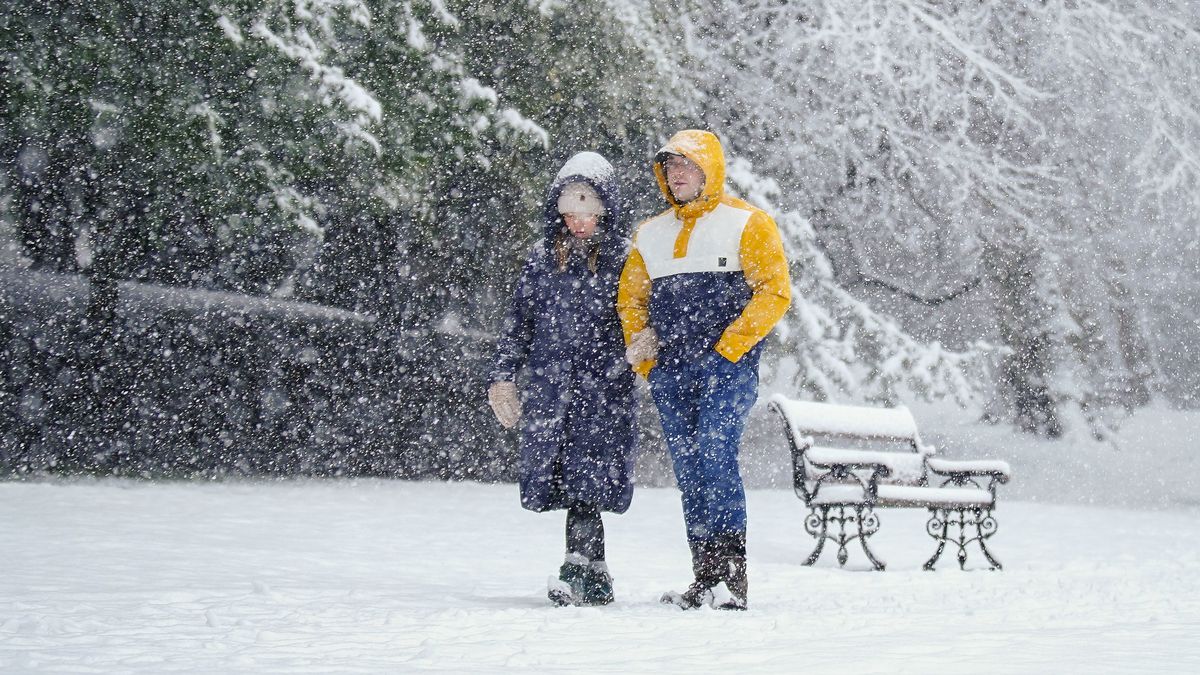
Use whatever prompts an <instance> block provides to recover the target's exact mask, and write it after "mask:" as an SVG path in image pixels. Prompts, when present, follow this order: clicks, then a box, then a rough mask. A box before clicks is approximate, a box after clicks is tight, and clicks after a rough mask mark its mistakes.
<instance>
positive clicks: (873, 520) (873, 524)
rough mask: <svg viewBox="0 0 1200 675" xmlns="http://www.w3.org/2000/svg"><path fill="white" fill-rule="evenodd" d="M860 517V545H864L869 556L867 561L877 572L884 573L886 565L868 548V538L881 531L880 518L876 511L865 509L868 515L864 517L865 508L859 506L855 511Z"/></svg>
mask: <svg viewBox="0 0 1200 675" xmlns="http://www.w3.org/2000/svg"><path fill="white" fill-rule="evenodd" d="M854 510H855V512H856V513H857V515H858V543H860V544H862V550H863V553H866V554H867V560H870V561H871V565H873V566H874V567H875V569H876V571H879V572H882V571H883V570H884V567H885V565H884V564H883V563H882V562H879V560H878V559H877V558H876V557H875V555H874V554H873V553H871V549H869V548H867V537H869V536H871V535H873V534H875V533H876V532H878V531H879V516H877V515H875V509H873V508H871V507H869V506H868V507H865V510H866V515H863V510H864V507H862V506H859V507H857V508H855V509H854Z"/></svg>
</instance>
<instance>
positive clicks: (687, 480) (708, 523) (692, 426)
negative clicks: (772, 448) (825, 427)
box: [649, 352, 758, 545]
mask: <svg viewBox="0 0 1200 675" xmlns="http://www.w3.org/2000/svg"><path fill="white" fill-rule="evenodd" d="M755 361H757V359H743V360H742V361H741V362H739V363H731V362H730V361H729V360H728V359H726V358H725V357H724V356H721V355H720V354H718V353H716V352H712V353H711V354H709V355H708V356H706V357H705V358H703V359H700V360H699V361H697V362H695V363H678V364H672V365H670V366H661V365H660V366H657V367H655V368H654V369H653V370H651V371H650V377H649V382H650V393H651V395H652V396H653V398H654V404H655V406H656V407H657V408H658V416H659V419H660V420H661V422H662V428H663V434H664V435H665V436H666V441H667V449H668V450H669V451H670V453H671V461H672V462H673V463H674V466H675V479H676V481H677V482H678V483H679V490H680V492H681V493H682V500H683V519H684V522H685V524H686V525H687V536H688V543H689V544H692V545H695V544H698V543H703V542H707V541H712V540H714V539H717V538H719V537H721V536H722V535H727V534H734V533H745V531H746V491H745V488H744V487H743V486H742V475H741V472H740V471H739V469H738V446H739V443H740V442H741V438H742V430H743V429H744V428H745V424H746V416H747V415H748V414H749V412H750V407H751V406H753V405H754V401H755V400H756V399H757V398H758V368H757V363H755Z"/></svg>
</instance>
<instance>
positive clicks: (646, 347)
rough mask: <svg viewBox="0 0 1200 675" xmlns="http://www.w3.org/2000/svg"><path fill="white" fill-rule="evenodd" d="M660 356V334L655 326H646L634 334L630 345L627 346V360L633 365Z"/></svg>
mask: <svg viewBox="0 0 1200 675" xmlns="http://www.w3.org/2000/svg"><path fill="white" fill-rule="evenodd" d="M656 358H658V335H656V334H655V332H654V329H653V328H646V329H644V330H640V331H638V332H636V333H634V334H633V337H631V338H630V339H629V346H628V347H626V348H625V360H626V361H628V362H629V365H631V366H637V365H638V364H639V363H644V362H646V361H653V360H654V359H656Z"/></svg>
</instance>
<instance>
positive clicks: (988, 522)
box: [975, 509, 1004, 570]
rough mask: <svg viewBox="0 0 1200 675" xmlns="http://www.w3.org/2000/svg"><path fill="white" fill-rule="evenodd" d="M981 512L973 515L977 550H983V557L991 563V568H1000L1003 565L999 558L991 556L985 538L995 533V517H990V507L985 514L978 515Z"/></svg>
mask: <svg viewBox="0 0 1200 675" xmlns="http://www.w3.org/2000/svg"><path fill="white" fill-rule="evenodd" d="M980 515H981V514H979V513H976V516H975V535H976V537H977V538H978V539H979V550H981V551H983V557H985V558H987V561H988V562H989V563H991V564H992V569H994V570H1002V569H1004V567H1003V566H1002V565H1001V564H1000V561H999V560H996V559H995V558H994V557H992V552H991V551H989V550H988V547H987V543H985V542H986V540H987V539H988V538H990V537H991V536H992V535H993V534H996V527H997V526H996V519H995V518H993V517H992V511H991V509H988V512H987V514H986V515H983V517H982V518H981V517H979V516H980Z"/></svg>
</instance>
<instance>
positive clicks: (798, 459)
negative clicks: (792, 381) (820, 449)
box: [770, 394, 934, 500]
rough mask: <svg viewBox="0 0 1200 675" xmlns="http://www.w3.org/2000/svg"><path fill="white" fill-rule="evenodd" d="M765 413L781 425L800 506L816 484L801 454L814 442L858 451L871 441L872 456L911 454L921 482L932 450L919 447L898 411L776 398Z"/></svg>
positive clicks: (907, 417)
mask: <svg viewBox="0 0 1200 675" xmlns="http://www.w3.org/2000/svg"><path fill="white" fill-rule="evenodd" d="M770 407H771V408H774V409H775V410H776V412H778V413H779V415H780V417H781V418H782V419H783V423H784V429H785V431H786V434H787V438H788V443H789V445H790V446H791V453H792V471H793V475H792V481H793V486H794V488H795V490H796V492H797V494H799V495H800V496H801V498H803V499H805V500H807V499H808V498H809V491H810V488H809V481H813V480H816V479H817V478H818V476H817V475H814V474H815V473H819V470H816V469H814V467H812V466H811V465H810V464H809V462H808V459H807V457H806V454H805V453H806V451H807V450H808V449H809V448H811V447H813V446H814V445H816V444H817V443H816V439H817V438H820V439H821V444H822V445H824V444H826V443H828V442H833V443H837V445H858V444H859V443H860V442H862V441H873V442H877V443H874V444H873V449H875V450H880V451H886V450H890V451H892V452H897V453H906V454H907V453H911V454H910V455H909V456H911V457H912V459H913V462H911V463H913V464H914V467H913V469H914V470H915V471H916V473H917V474H918V475H919V476H920V478H921V480H923V476H924V463H923V462H924V457H925V456H927V455H932V454H933V453H934V448H933V447H932V446H929V445H925V444H924V443H922V442H921V437H920V435H919V434H918V433H917V422H916V420H915V419H913V416H912V413H910V412H909V411H908V408H905V407H903V406H901V407H898V408H871V407H867V406H850V405H838V404H831V403H813V402H810V401H796V400H792V399H790V398H788V397H786V396H783V395H781V394H776V395H775V396H772V397H771V401H770ZM908 473H911V471H910V472H908Z"/></svg>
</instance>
